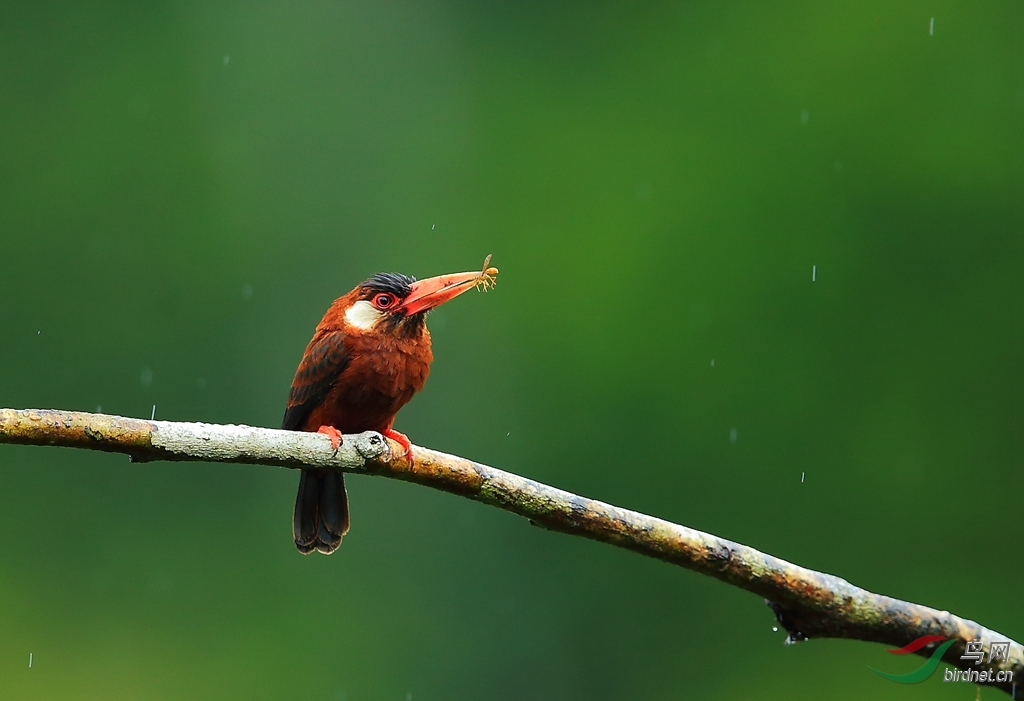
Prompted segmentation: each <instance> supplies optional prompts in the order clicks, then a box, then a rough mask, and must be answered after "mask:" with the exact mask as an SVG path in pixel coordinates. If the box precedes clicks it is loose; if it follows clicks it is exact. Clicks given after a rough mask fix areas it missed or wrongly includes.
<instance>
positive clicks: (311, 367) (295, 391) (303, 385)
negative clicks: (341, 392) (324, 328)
mask: <svg viewBox="0 0 1024 701" xmlns="http://www.w3.org/2000/svg"><path fill="white" fill-rule="evenodd" d="M350 360H351V358H350V357H349V354H348V351H346V350H345V344H344V334H342V333H341V332H340V331H330V332H328V333H325V334H317V335H316V336H314V337H313V340H312V341H310V342H309V345H308V346H306V352H305V353H304V354H303V356H302V362H300V363H299V367H298V369H297V370H296V371H295V379H293V380H292V389H291V392H290V393H289V394H288V408H287V409H285V412H284V421H282V422H281V428H283V429H285V430H289V431H295V430H299V429H301V427H302V424H303V422H304V421H305V420H306V417H307V416H309V413H310V412H311V411H313V409H315V408H316V407H317V406H319V404H320V403H321V402H322V401H323V400H324V398H325V397H326V396H327V392H328V391H329V390H330V389H331V385H333V384H334V382H335V381H336V380H337V379H338V376H339V375H341V373H342V372H344V370H345V368H347V367H348V364H349V361H350Z"/></svg>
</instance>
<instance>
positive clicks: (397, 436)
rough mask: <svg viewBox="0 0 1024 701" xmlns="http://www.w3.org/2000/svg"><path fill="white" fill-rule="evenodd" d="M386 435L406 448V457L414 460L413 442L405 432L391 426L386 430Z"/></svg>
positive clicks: (410, 460)
mask: <svg viewBox="0 0 1024 701" xmlns="http://www.w3.org/2000/svg"><path fill="white" fill-rule="evenodd" d="M384 435H385V436H386V437H387V438H390V439H391V440H393V441H395V442H396V443H398V445H400V446H402V447H403V448H405V457H407V458H409V462H412V443H410V442H409V439H408V437H406V435H405V434H404V433H399V432H398V431H396V430H395V429H393V428H389V429H386V430H385V431H384Z"/></svg>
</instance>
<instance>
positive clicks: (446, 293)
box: [344, 256, 498, 337]
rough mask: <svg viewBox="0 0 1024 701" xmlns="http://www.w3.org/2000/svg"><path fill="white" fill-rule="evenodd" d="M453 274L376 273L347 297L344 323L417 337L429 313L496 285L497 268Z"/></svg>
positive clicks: (367, 330) (358, 328)
mask: <svg viewBox="0 0 1024 701" xmlns="http://www.w3.org/2000/svg"><path fill="white" fill-rule="evenodd" d="M488 262H490V256H488V257H487V261H485V264H484V268H483V270H481V271H474V272H471V273H451V274H449V275H438V276H437V277H431V278H427V279H426V280H417V279H416V278H414V277H410V276H408V275H402V274H401V273H377V274H376V275H374V276H373V277H371V278H369V279H368V280H365V281H363V282H361V283H359V284H358V285H357V286H356V288H355V289H354V290H352V292H350V293H349V294H348V295H346V296H345V302H346V305H347V306H346V307H345V310H344V315H345V324H346V326H348V327H349V328H350V329H352V330H354V331H356V332H358V333H381V332H384V333H390V334H394V335H398V336H405V337H408V336H414V335H416V334H419V333H421V332H422V331H423V328H424V326H425V320H426V315H427V312H429V311H430V310H431V309H433V308H434V307H437V306H440V305H442V304H444V303H445V302H448V301H450V300H452V299H455V298H456V297H458V296H459V295H460V294H462V293H463V292H466V291H467V290H471V289H474V288H478V287H479V288H483V289H488V288H490V287H493V286H494V276H495V275H497V274H498V269H497V268H488V267H487V263H488Z"/></svg>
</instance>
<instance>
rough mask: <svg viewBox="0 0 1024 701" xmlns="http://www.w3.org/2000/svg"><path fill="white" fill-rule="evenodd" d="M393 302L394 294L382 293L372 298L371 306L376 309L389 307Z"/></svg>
mask: <svg viewBox="0 0 1024 701" xmlns="http://www.w3.org/2000/svg"><path fill="white" fill-rule="evenodd" d="M394 303H395V297H394V295H389V294H383V293H382V294H379V295H377V296H376V297H374V298H373V306H375V307H377V309H388V308H389V307H391V306H393V305H394Z"/></svg>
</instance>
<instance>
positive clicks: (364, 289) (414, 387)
mask: <svg viewBox="0 0 1024 701" xmlns="http://www.w3.org/2000/svg"><path fill="white" fill-rule="evenodd" d="M490 260H491V257H490V256H487V259H486V260H485V261H484V266H483V269H482V270H481V271H478V272H471V273H453V274H451V275H440V276H438V277H432V278H428V279H426V280H419V281H417V280H416V278H414V277H409V276H407V275H402V274H400V273H378V274H377V275H374V276H373V277H371V278H369V279H368V280H365V281H364V282H361V283H359V284H358V285H356V287H355V289H353V290H352V291H351V292H349V293H348V294H346V295H345V296H343V297H339V298H338V299H336V300H334V303H333V304H332V305H331V306H330V308H329V309H328V310H327V313H326V314H324V318H323V319H321V320H320V323H319V324H317V327H316V332H315V333H314V334H313V340H311V341H310V342H309V345H308V346H306V352H305V353H304V354H303V355H302V361H301V362H300V363H299V367H298V369H297V370H296V371H295V379H293V380H292V388H291V392H290V393H289V395H288V408H287V409H286V410H285V412H284V421H283V422H282V425H281V427H282V428H284V429H288V430H295V431H317V432H319V433H325V434H327V435H328V436H330V438H331V443H332V445H333V446H334V448H335V450H337V448H338V447H339V446H340V445H341V440H342V437H341V436H342V434H343V433H361V432H363V431H378V432H379V433H381V434H383V435H385V436H387V437H388V438H391V439H393V440H395V441H397V442H398V443H399V444H400V445H401V446H402V447H403V448H404V450H405V452H406V454H407V456H408V457H409V459H412V447H411V446H410V444H409V439H408V438H406V437H405V436H404V435H403V434H401V433H399V432H398V431H396V430H394V428H392V425H393V424H394V422H395V415H396V414H397V413H398V410H399V409H401V408H402V407H403V406H404V405H405V404H406V402H408V401H409V400H410V399H412V396H413V395H414V394H416V393H417V392H419V391H420V389H422V388H423V383H425V382H426V381H427V374H428V373H429V372H430V363H431V361H432V360H433V359H434V355H433V353H432V352H431V350H430V332H428V331H427V324H426V315H427V312H429V311H430V310H431V309H433V308H434V307H437V306H438V305H440V304H444V303H445V302H447V301H449V300H451V299H454V298H455V297H458V296H459V295H460V294H462V293H463V292H465V291H467V290H470V289H474V288H477V287H480V288H483V289H487V288H489V287H491V286H493V285H494V276H495V275H496V274H497V273H498V270H497V269H496V268H489V267H488V264H489V263H490ZM348 528H349V511H348V495H347V493H346V492H345V479H344V475H343V474H342V473H341V472H337V471H334V470H303V471H302V475H301V476H300V477H299V493H298V496H296V498H295V514H294V517H293V520H292V535H293V536H294V537H295V547H297V548H298V549H299V552H301V553H304V554H305V553H311V552H313V551H314V550H317V551H319V552H321V553H324V554H328V555H329V554H330V553H332V552H334V551H335V550H337V549H338V546H339V545H341V538H342V536H344V535H345V533H347V532H348Z"/></svg>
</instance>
